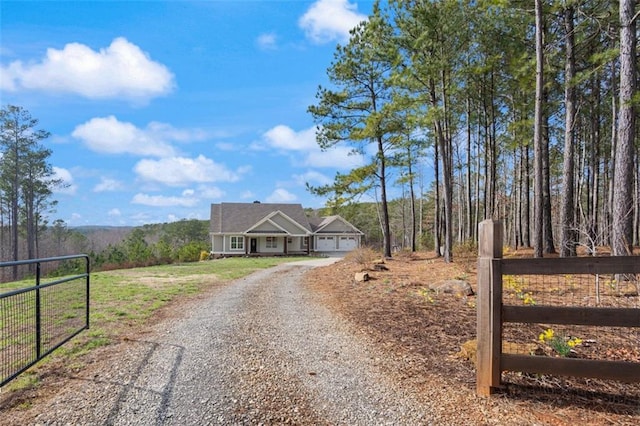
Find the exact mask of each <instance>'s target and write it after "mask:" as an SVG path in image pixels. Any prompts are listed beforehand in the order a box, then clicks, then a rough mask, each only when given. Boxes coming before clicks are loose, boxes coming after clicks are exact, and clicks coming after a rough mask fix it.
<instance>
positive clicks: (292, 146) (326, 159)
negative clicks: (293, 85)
mask: <svg viewBox="0 0 640 426" xmlns="http://www.w3.org/2000/svg"><path fill="white" fill-rule="evenodd" d="M263 137H264V140H265V141H266V143H267V145H268V146H269V147H271V148H277V149H280V150H283V151H293V152H300V153H303V154H304V155H305V157H304V159H302V160H301V163H302V165H304V166H308V167H327V168H337V169H341V170H344V169H352V168H354V167H359V166H362V165H363V164H364V158H363V157H362V155H359V154H356V155H352V154H351V148H349V147H348V146H345V145H336V146H333V147H331V148H329V149H327V150H326V151H322V150H321V149H320V146H318V144H317V142H316V128H315V127H310V128H308V129H305V130H301V131H299V132H296V131H294V130H293V129H291V128H290V127H288V126H285V125H282V124H280V125H278V126H275V127H274V128H272V129H270V130H268V131H266V132H265V133H264V135H263Z"/></svg>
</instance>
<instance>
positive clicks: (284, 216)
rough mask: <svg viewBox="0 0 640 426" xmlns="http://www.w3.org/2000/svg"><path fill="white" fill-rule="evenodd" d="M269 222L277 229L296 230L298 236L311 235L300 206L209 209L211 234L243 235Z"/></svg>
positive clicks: (216, 206) (223, 205)
mask: <svg viewBox="0 0 640 426" xmlns="http://www.w3.org/2000/svg"><path fill="white" fill-rule="evenodd" d="M269 220H270V221H271V223H272V226H274V227H275V228H276V229H277V228H279V229H283V230H285V228H286V229H289V228H291V229H293V230H299V231H297V233H308V232H311V225H310V224H309V220H308V219H307V216H306V215H305V214H304V209H303V208H302V205H301V204H276V203H220V204H212V205H211V224H210V225H211V232H213V233H223V234H230V233H238V234H242V233H245V232H247V231H249V230H251V229H253V228H255V227H256V226H257V225H260V224H263V223H264V222H266V221H269ZM287 224H288V225H287ZM285 232H287V231H285ZM289 232H290V231H289Z"/></svg>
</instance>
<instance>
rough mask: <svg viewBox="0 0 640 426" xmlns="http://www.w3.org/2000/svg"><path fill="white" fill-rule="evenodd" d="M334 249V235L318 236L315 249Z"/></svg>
mask: <svg viewBox="0 0 640 426" xmlns="http://www.w3.org/2000/svg"><path fill="white" fill-rule="evenodd" d="M335 249H336V242H335V239H334V237H318V247H316V250H317V251H334V250H335Z"/></svg>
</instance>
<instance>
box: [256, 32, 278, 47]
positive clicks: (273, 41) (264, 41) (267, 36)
mask: <svg viewBox="0 0 640 426" xmlns="http://www.w3.org/2000/svg"><path fill="white" fill-rule="evenodd" d="M277 41H278V37H277V36H276V35H275V33H264V34H260V35H259V36H258V39H257V40H256V42H257V43H258V46H259V47H260V48H261V49H263V50H271V49H275V48H277V47H278V45H277Z"/></svg>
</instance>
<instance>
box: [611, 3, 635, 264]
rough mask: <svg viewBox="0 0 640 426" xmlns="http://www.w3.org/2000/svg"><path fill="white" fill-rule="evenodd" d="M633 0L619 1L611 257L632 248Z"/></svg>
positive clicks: (633, 128)
mask: <svg viewBox="0 0 640 426" xmlns="http://www.w3.org/2000/svg"><path fill="white" fill-rule="evenodd" d="M634 13H635V0H620V102H619V103H620V114H619V117H618V145H617V147H616V151H615V172H614V178H613V179H614V187H615V191H614V193H613V227H612V240H611V251H612V254H613V255H614V256H624V255H629V254H631V253H632V251H633V246H632V241H633V235H632V227H633V205H632V202H633V192H632V191H633V182H632V179H633V156H634V155H633V149H634V138H635V111H634V107H633V104H632V99H633V96H634V94H635V85H636V70H635V67H636V65H635V64H636V62H635V61H636V35H635V33H636V24H635V20H634Z"/></svg>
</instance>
